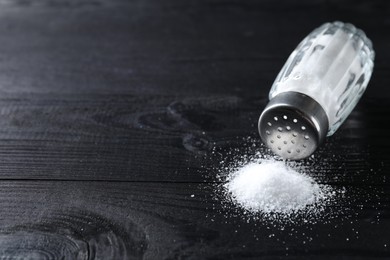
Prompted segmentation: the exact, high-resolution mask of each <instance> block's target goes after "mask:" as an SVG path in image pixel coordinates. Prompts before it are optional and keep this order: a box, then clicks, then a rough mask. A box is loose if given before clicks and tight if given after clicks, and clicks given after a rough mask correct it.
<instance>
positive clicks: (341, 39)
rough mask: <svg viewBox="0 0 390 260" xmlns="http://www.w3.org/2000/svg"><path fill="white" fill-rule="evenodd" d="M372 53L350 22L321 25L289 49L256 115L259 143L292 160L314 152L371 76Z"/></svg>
mask: <svg viewBox="0 0 390 260" xmlns="http://www.w3.org/2000/svg"><path fill="white" fill-rule="evenodd" d="M374 57H375V52H374V50H373V48H372V43H371V41H370V40H369V39H368V38H367V37H366V35H365V34H364V32H363V31H361V30H359V29H357V28H355V27H354V26H353V25H352V24H348V23H342V22H333V23H326V24H323V25H322V26H320V27H318V28H317V29H315V30H314V31H313V32H311V33H310V34H309V35H308V36H307V37H306V38H304V39H303V41H302V42H301V43H300V44H299V45H298V47H297V48H296V49H295V50H294V51H293V52H292V53H291V55H290V57H289V58H288V60H287V62H286V63H285V65H284V66H283V68H282V70H281V71H280V72H279V74H278V76H277V78H276V79H275V82H274V83H273V85H272V87H271V90H270V93H269V99H270V101H269V103H268V104H267V106H266V107H265V109H264V111H263V112H262V114H261V116H260V119H259V125H258V127H259V133H260V137H261V139H262V141H263V142H264V143H265V144H266V145H267V146H268V147H269V148H270V149H271V150H272V151H273V152H274V153H276V154H277V155H279V156H281V157H283V158H285V159H292V160H299V159H303V158H306V157H308V156H310V155H311V154H313V153H314V152H315V150H316V149H317V147H318V146H319V145H320V144H321V143H322V142H323V141H324V139H325V137H326V136H331V135H332V134H333V133H334V132H335V131H336V130H337V129H338V128H339V127H340V125H341V124H342V123H343V122H344V121H345V119H346V118H347V117H348V115H349V114H350V113H351V111H352V110H353V108H354V107H355V106H356V104H357V102H358V101H359V99H360V97H361V96H362V94H363V92H364V91H365V89H366V87H367V84H368V82H369V80H370V77H371V74H372V70H373V66H374Z"/></svg>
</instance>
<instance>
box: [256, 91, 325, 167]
mask: <svg viewBox="0 0 390 260" xmlns="http://www.w3.org/2000/svg"><path fill="white" fill-rule="evenodd" d="M258 127H259V133H260V137H261V139H262V141H263V142H264V144H265V145H267V146H268V147H269V148H270V149H271V150H272V151H273V152H274V153H275V154H277V155H279V156H281V157H283V158H284V159H291V160H300V159H304V158H306V157H308V156H310V155H311V154H313V153H314V151H315V150H316V149H317V147H318V146H319V145H320V144H321V143H322V142H323V141H324V140H325V137H326V134H327V132H328V128H329V123H328V117H327V115H326V113H325V111H324V109H323V108H322V107H321V105H320V104H319V103H318V102H317V101H315V100H314V99H313V98H311V97H309V96H307V95H305V94H302V93H298V92H292V91H291V92H283V93H280V94H278V95H276V96H275V97H274V98H272V99H271V100H270V102H269V103H268V104H267V106H266V107H265V109H264V111H263V113H262V114H261V115H260V119H259V124H258Z"/></svg>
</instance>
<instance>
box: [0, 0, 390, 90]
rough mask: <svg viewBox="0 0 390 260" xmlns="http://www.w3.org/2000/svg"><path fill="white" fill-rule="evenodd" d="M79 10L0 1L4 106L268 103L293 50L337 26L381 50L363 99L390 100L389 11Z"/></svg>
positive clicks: (90, 6) (136, 4) (265, 7)
mask: <svg viewBox="0 0 390 260" xmlns="http://www.w3.org/2000/svg"><path fill="white" fill-rule="evenodd" d="M82 2H83V3H81V2H80V1H75V0H64V1H51V0H49V1H47V0H45V1H39V3H37V2H36V1H32V0H24V1H1V4H0V7H1V8H0V35H1V45H0V82H1V84H0V94H1V96H2V97H8V95H10V94H15V93H17V94H21V95H24V96H25V95H29V94H31V93H41V94H48V93H49V94H51V95H53V96H54V97H61V96H62V95H64V94H85V95H93V94H108V95H110V94H117V95H125V94H127V95H144V94H155V95H176V94H179V95H189V96H192V95H195V96H199V95H205V93H207V94H209V95H213V94H214V95H223V94H227V93H228V94H229V95H240V96H252V95H253V94H256V95H265V94H266V92H268V90H269V87H270V85H271V84H272V81H273V80H274V79H275V77H276V75H277V73H278V72H279V70H280V69H281V67H282V65H283V63H284V61H285V60H286V59H287V57H288V55H289V54H290V53H291V52H292V50H293V49H294V48H295V46H296V45H297V44H298V43H299V41H300V40H301V39H303V37H304V36H306V35H307V34H308V33H309V32H310V31H311V30H313V29H314V28H315V27H317V26H319V25H320V24H322V23H324V22H328V21H332V20H334V19H341V18H343V19H344V20H345V21H347V22H352V23H354V24H356V25H357V26H359V27H361V28H363V29H364V30H365V31H366V32H367V34H368V35H369V36H370V38H372V40H373V42H374V45H375V49H376V50H377V53H378V55H377V61H376V72H375V77H374V78H373V82H374V84H373V85H375V89H374V88H373V89H372V90H371V88H370V89H368V92H369V94H370V95H372V96H376V97H383V96H384V95H386V96H389V95H390V94H387V93H388V91H386V90H387V88H386V86H389V85H390V78H389V76H388V73H387V70H388V68H389V67H388V62H387V61H388V60H389V58H390V57H389V53H388V52H387V49H388V44H387V43H388V42H389V41H390V36H389V35H388V34H387V33H384V32H387V31H390V28H389V26H390V25H389V23H387V22H386V21H384V19H386V17H387V16H386V15H377V13H378V11H381V12H383V13H384V14H386V11H387V12H388V9H389V7H388V4H387V3H382V2H381V5H382V6H380V7H378V3H376V1H374V2H373V3H371V2H370V3H364V4H363V3H360V2H359V3H353V4H351V3H349V1H341V2H335V1H314V2H312V1H305V2H304V3H291V4H286V3H284V4H275V3H274V2H272V1H265V2H263V1H261V2H258V1H249V2H247V1H245V3H241V2H240V1H237V0H235V1H228V2H225V1H214V0H208V1H199V2H194V1H186V3H183V1H178V0H171V1H168V2H167V1H164V3H160V1H118V0H114V1H107V0H104V1H103V0H94V1H82ZM346 6H348V8H347V10H345V7H346ZM328 10H332V11H328ZM292 21H293V22H292Z"/></svg>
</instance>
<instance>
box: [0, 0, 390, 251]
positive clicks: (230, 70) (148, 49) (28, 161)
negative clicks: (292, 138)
mask: <svg viewBox="0 0 390 260" xmlns="http://www.w3.org/2000/svg"><path fill="white" fill-rule="evenodd" d="M334 20H341V21H345V22H351V23H353V24H355V25H356V26H358V27H360V28H362V29H363V30H364V31H365V32H366V33H367V34H368V36H369V37H370V38H371V39H372V41H373V43H374V48H375V50H376V53H377V58H376V63H375V71H374V74H373V77H372V80H371V82H370V84H369V87H368V89H367V91H366V93H365V95H364V96H363V98H362V100H361V102H360V103H359V104H358V106H357V108H356V109H355V110H354V111H353V113H352V114H351V116H350V117H349V119H348V120H347V121H346V123H345V124H344V125H343V126H342V128H341V129H340V130H339V131H338V132H336V134H335V135H334V136H332V137H331V138H329V139H328V140H327V142H326V144H325V145H324V146H322V147H321V148H320V149H319V151H318V152H317V153H316V156H315V159H314V160H312V161H311V162H310V163H312V166H311V167H309V168H310V169H311V170H310V172H311V175H312V176H314V177H316V178H317V179H318V180H319V181H320V182H322V183H325V184H329V185H332V187H334V188H335V189H345V194H344V196H342V197H340V198H338V200H337V203H335V204H333V205H332V206H330V207H329V208H327V209H326V210H325V213H324V216H325V217H322V218H320V219H318V221H317V222H316V223H315V224H312V223H304V222H300V221H297V222H296V223H295V224H291V223H290V224H285V225H284V226H281V225H277V224H275V223H272V222H270V221H267V220H261V219H260V220H254V219H249V218H248V217H245V216H242V215H240V213H239V212H237V210H235V209H232V208H231V207H229V206H228V207H226V205H224V203H222V202H221V201H219V200H218V193H217V191H216V185H217V184H218V179H217V178H216V174H217V172H218V169H219V167H220V161H221V160H222V158H223V159H224V160H225V161H228V162H229V161H230V162H231V161H233V160H234V158H235V156H240V155H244V154H249V155H251V154H253V153H254V152H255V151H256V150H258V149H262V148H261V147H260V140H259V137H258V134H257V130H256V122H257V118H258V116H259V114H260V112H261V110H262V108H263V107H264V106H265V104H266V96H267V94H268V90H269V88H270V86H271V84H272V82H273V80H274V78H275V77H276V74H277V73H278V72H279V70H280V68H281V66H282V65H283V63H284V61H285V59H286V58H287V56H288V55H289V54H290V52H291V51H292V50H293V49H294V48H295V46H296V45H297V44H298V42H299V41H300V40H301V39H302V38H303V37H304V36H306V34H307V33H309V32H310V31H311V30H312V29H313V28H315V27H317V26H319V25H320V24H322V23H323V22H328V21H334ZM389 46H390V4H389V3H388V2H387V1H350V0H344V1H336V0H334V1H333V0H332V1H321V0H314V1H301V2H299V3H295V2H292V1H290V2H287V1H286V2H284V1H270V0H269V1H254V0H253V1H239V0H232V1H228V0H204V1H181V0H169V1H158V0H148V1H125V0H85V1H78V0H63V1H60V0H39V1H35V0H34V1H33V0H0V206H1V210H0V259H141V258H144V259H259V258H262V259H275V258H286V259H314V258H315V259H371V258H376V259H380V258H382V259H389V258H390V250H389V249H390V192H389V188H390V185H389V178H390V173H389V170H390V155H389V154H390V151H389V150H390V138H389V133H390V129H389V126H388V123H389V114H390V106H389V102H390V91H389V90H388V88H389V86H390V76H389V75H390V74H389V72H390V66H389V62H388V61H389V59H390V51H389ZM247 137H250V138H251V140H252V141H250V140H247ZM244 140H247V141H244ZM252 143H254V144H255V147H252V146H251V145H252ZM248 147H249V148H248ZM251 147H252V148H251ZM232 151H233V152H232ZM18 257H19V258H18Z"/></svg>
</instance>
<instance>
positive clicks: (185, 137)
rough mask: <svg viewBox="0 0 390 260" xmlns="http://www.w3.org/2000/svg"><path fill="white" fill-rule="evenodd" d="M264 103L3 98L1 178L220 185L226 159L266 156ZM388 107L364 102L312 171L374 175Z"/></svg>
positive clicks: (381, 161) (382, 165)
mask: <svg viewBox="0 0 390 260" xmlns="http://www.w3.org/2000/svg"><path fill="white" fill-rule="evenodd" d="M265 102H266V100H265V98H252V99H243V98H238V97H235V96H218V97H217V96H214V97H213V96H210V97H198V98H191V97H190V98H188V97H181V98H180V97H170V96H138V97H135V96H121V97H119V96H110V97H107V96H103V97H99V96H94V97H89V98H87V97H84V98H82V97H63V98H62V99H50V98H43V97H37V98H30V99H14V100H9V99H5V100H1V101H0V144H1V145H0V154H1V156H0V178H1V179H59V180H126V181H168V182H173V181H178V182H185V181H187V182H203V181H205V178H206V180H207V181H215V180H214V178H213V177H212V176H213V175H215V171H216V170H215V169H218V167H219V168H220V165H219V163H220V161H222V160H225V161H226V162H229V161H230V162H231V161H233V160H235V159H237V157H239V156H243V155H251V154H252V155H253V154H254V153H255V152H258V151H263V152H264V153H266V151H265V148H262V147H260V144H261V143H260V140H259V137H258V133H257V126H256V123H257V119H258V116H259V114H260V112H261V108H262V107H264V105H265ZM382 103H383V102H382V101H377V100H372V101H370V100H367V101H363V102H362V103H361V104H359V107H358V108H357V109H356V110H355V111H354V112H353V113H352V115H351V116H350V118H349V120H347V122H346V123H345V125H343V127H342V128H341V129H340V130H339V132H337V133H336V134H335V135H334V136H333V137H331V138H329V139H328V140H327V142H326V143H325V144H324V146H323V147H321V148H320V149H319V151H318V153H317V154H316V155H317V156H318V158H319V159H318V160H317V164H318V165H322V168H321V167H319V168H320V169H319V170H318V171H319V172H318V173H315V174H318V175H322V174H323V173H324V172H326V174H327V175H329V176H333V175H334V176H339V175H340V176H343V177H341V179H342V180H347V179H350V178H351V176H356V175H357V176H360V177H359V178H360V179H366V177H365V176H364V174H365V173H366V172H368V171H370V170H371V169H382V170H385V169H387V167H388V166H389V165H390V162H389V157H388V156H387V153H383V151H385V150H388V149H389V146H390V139H389V138H388V130H389V129H387V127H386V126H385V125H384V124H383V118H386V117H387V115H388V114H389V113H390V111H389V107H387V106H386V105H380V104H382ZM379 125H380V126H381V127H380V128H378V127H377V126H379ZM247 137H252V138H251V139H249V140H247V139H246V138H247ZM252 145H254V147H252ZM325 161H326V162H327V164H326V165H324V163H323V162H325ZM340 167H341V168H340ZM339 168H340V169H339ZM353 171H361V172H362V173H352V172H353ZM211 172H214V173H211ZM343 172H351V175H343ZM369 175H370V176H371V177H373V176H372V174H369ZM210 176H211V178H210ZM376 178H381V175H378V176H376ZM328 181H332V180H331V179H330V180H328Z"/></svg>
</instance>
